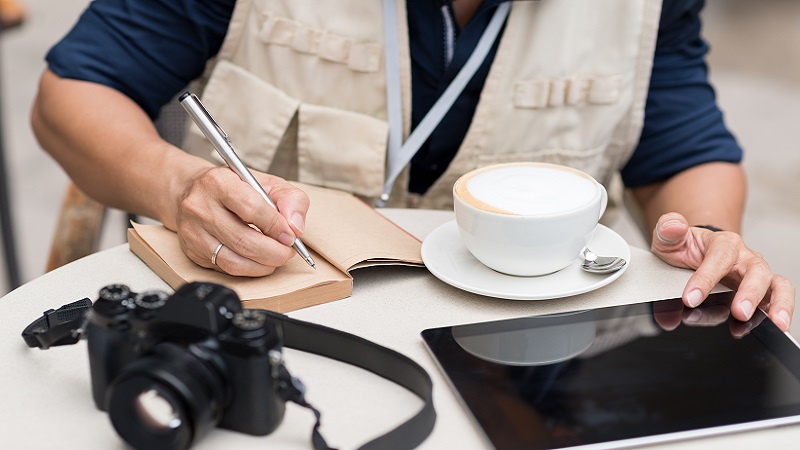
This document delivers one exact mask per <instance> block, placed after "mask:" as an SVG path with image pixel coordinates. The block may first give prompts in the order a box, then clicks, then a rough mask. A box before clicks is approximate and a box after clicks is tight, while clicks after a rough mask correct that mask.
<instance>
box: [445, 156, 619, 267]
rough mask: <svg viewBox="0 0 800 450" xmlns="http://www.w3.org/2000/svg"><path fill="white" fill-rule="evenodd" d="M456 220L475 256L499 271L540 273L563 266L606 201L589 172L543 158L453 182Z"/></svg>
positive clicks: (575, 252) (493, 168)
mask: <svg viewBox="0 0 800 450" xmlns="http://www.w3.org/2000/svg"><path fill="white" fill-rule="evenodd" d="M453 201H454V204H455V215H456V223H457V224H458V228H459V230H460V233H461V238H462V240H463V242H464V245H465V246H466V247H467V249H468V250H469V251H470V253H472V255H473V256H475V258H477V259H478V261H480V262H481V263H483V264H484V265H486V266H487V267H489V268H491V269H494V270H496V271H498V272H501V273H505V274H509V275H517V276H538V275H546V274H550V273H553V272H557V271H559V270H561V269H563V268H564V267H567V266H568V265H569V264H570V263H571V262H572V261H574V260H575V258H577V257H578V255H579V254H580V253H581V251H582V250H583V249H584V248H585V247H586V246H587V245H588V244H589V241H591V239H592V237H593V236H594V231H595V229H596V228H597V223H598V221H599V220H600V217H601V216H602V215H603V212H605V210H606V206H607V204H608V194H607V193H606V190H605V188H604V187H603V185H601V184H600V183H598V182H597V181H596V180H595V179H594V178H592V177H591V176H589V175H588V174H586V173H584V172H581V171H579V170H576V169H572V168H570V167H566V166H559V165H555V164H546V163H527V162H520V163H509V164H497V165H493V166H488V167H483V168H480V169H476V170H473V171H471V172H469V173H466V174H464V175H463V176H462V177H461V178H459V179H458V180H457V181H456V183H455V184H454V185H453Z"/></svg>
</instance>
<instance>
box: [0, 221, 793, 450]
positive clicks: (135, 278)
mask: <svg viewBox="0 0 800 450" xmlns="http://www.w3.org/2000/svg"><path fill="white" fill-rule="evenodd" d="M385 214H386V215H387V216H389V217H390V218H392V219H393V220H395V221H396V222H397V223H399V224H400V225H401V226H403V227H405V228H406V229H407V230H409V231H410V232H411V233H413V234H415V235H417V236H418V237H420V238H424V236H425V235H426V234H427V233H428V232H429V231H431V230H433V229H435V228H436V226H438V225H439V224H441V223H444V222H446V221H448V220H450V219H452V213H449V212H440V211H415V210H385ZM689 276H690V272H689V271H686V270H681V269H676V268H673V267H670V266H668V265H666V264H664V263H663V262H661V261H660V260H658V259H657V258H656V257H655V256H653V255H652V254H650V252H649V251H646V250H643V249H639V248H633V249H632V263H631V265H630V267H629V268H628V270H627V272H626V273H625V274H623V276H622V277H620V278H619V279H618V280H617V281H615V282H614V283H612V284H610V285H608V286H606V287H604V288H601V289H599V290H597V291H594V292H590V293H587V294H583V295H578V296H574V297H569V298H563V299H558V300H544V301H511V300H501V299H493V298H488V297H482V296H479V295H474V294H470V293H467V292H463V291H461V290H458V289H456V288H453V287H451V286H449V285H447V284H445V283H443V282H441V281H439V280H438V279H436V278H435V277H433V276H432V275H431V274H430V273H428V272H427V271H426V270H425V269H420V268H410V267H388V268H387V267H383V268H369V269H360V270H359V271H357V272H356V273H355V274H354V278H355V280H354V285H355V288H354V292H353V296H352V297H350V298H347V299H343V300H339V301H336V302H332V303H328V304H325V305H320V306H315V307H312V308H307V309H304V310H300V311H296V312H294V313H291V314H290V316H292V317H294V318H297V319H302V320H308V321H312V322H316V323H320V324H323V325H327V326H330V327H333V328H338V329H341V330H344V331H348V332H350V333H353V334H357V335H359V336H362V337H364V338H366V339H369V340H372V341H374V342H377V343H379V344H382V345H384V346H387V347H390V348H392V349H394V350H397V351H399V352H400V353H403V354H404V355H406V356H409V357H411V358H412V359H414V360H415V361H417V362H418V363H420V364H421V365H422V366H423V367H424V368H425V369H426V370H427V371H428V373H429V374H430V375H431V377H432V379H433V383H434V404H435V407H436V411H437V421H436V427H435V429H434V431H433V433H432V434H431V436H430V437H429V438H428V439H427V440H426V441H425V442H424V443H423V445H422V448H426V449H485V448H487V447H488V446H487V444H486V442H485V441H484V440H483V438H482V437H481V434H480V432H479V430H478V428H476V426H475V425H474V424H473V423H472V421H471V420H470V419H469V417H468V415H467V414H466V413H465V411H464V410H463V409H462V407H461V405H460V404H459V403H458V400H457V398H456V396H455V395H454V393H453V391H452V390H451V389H450V387H449V386H448V383H447V382H446V380H445V378H444V377H443V375H442V374H441V372H440V371H439V369H438V368H437V366H436V365H435V362H434V360H433V358H432V357H431V356H430V355H429V353H428V352H427V350H426V348H425V346H424V344H423V341H422V339H421V337H420V332H421V331H422V330H423V329H426V328H432V327H439V326H447V325H454V324H460V323H471V322H480V321H486V320H496V319H503V318H510V317H521V316H527V315H538V314H545V313H553V312H561V311H567V310H578V309H586V308H589V307H601V306H611V305H619V304H630V303H637V302H641V301H646V300H654V299H660V298H669V297H675V296H679V295H680V293H681V291H682V289H683V286H684V284H685V283H686V281H687V279H688V278H689ZM111 283H125V284H127V285H129V286H130V287H131V288H132V289H133V290H135V291H142V290H146V289H165V290H169V287H168V286H167V285H166V284H165V283H164V282H163V281H162V280H161V279H159V278H158V277H157V276H156V275H154V274H153V273H152V272H151V271H150V270H149V269H148V268H147V267H146V266H145V265H144V264H143V263H142V262H141V261H140V260H139V259H138V258H137V257H136V256H135V255H133V254H132V253H131V252H130V251H129V250H128V247H127V245H121V246H117V247H114V248H112V249H109V250H106V251H102V252H99V253H96V254H94V255H90V256H88V257H86V258H83V259H81V260H79V261H76V262H74V263H72V264H69V265H67V266H64V267H62V268H59V269H57V270H55V271H53V272H50V273H48V274H46V275H44V276H42V277H40V278H38V279H36V280H33V281H31V282H29V283H27V284H25V285H23V286H21V287H20V288H18V289H16V290H14V291H13V292H11V293H10V294H8V295H6V296H5V297H3V298H2V299H0V317H2V321H3V325H2V330H1V331H0V333H2V338H0V358H1V359H0V361H2V367H3V369H2V370H0V401H2V408H0V448H3V449H27V448H30V449H41V448H58V449H86V448H93V449H94V448H97V449H100V448H102V449H114V448H124V445H123V443H122V442H121V441H120V439H119V438H118V437H117V435H116V433H115V431H114V429H113V428H112V426H111V423H110V421H109V419H108V416H107V415H106V414H105V413H103V412H100V411H98V410H96V409H95V407H94V404H93V402H92V398H91V393H90V381H89V370H88V354H87V350H86V344H85V342H81V343H79V344H77V345H72V346H65V347H54V348H51V349H49V350H47V351H41V350H38V349H29V348H28V347H27V346H26V345H25V343H24V342H23V340H22V338H21V337H20V333H21V332H22V330H23V329H24V328H25V326H26V325H27V324H28V323H30V322H31V321H33V320H34V319H36V318H37V317H39V316H40V315H41V313H42V312H43V311H44V310H47V309H50V308H58V307H59V306H61V305H63V304H65V303H69V302H71V301H74V300H77V299H80V298H83V297H89V298H90V299H92V300H95V299H96V296H97V292H98V290H99V289H100V288H101V287H103V286H105V285H107V284H111ZM286 360H287V364H288V367H289V370H290V371H292V373H293V374H294V375H295V376H297V377H299V378H301V379H302V380H303V381H304V383H305V384H306V385H307V386H308V400H309V402H311V403H312V404H313V405H315V406H316V407H317V408H318V409H320V410H321V411H322V415H323V416H322V420H323V422H322V423H323V426H322V433H323V435H324V436H325V438H326V439H327V440H328V443H329V445H331V446H334V447H339V448H354V447H356V446H358V445H360V444H362V443H364V442H366V441H367V440H368V439H370V438H371V437H374V436H377V435H378V434H381V433H383V432H385V431H388V430H389V429H391V428H393V427H395V426H396V425H398V424H399V423H401V422H403V421H404V420H406V419H407V418H409V417H411V416H412V415H413V414H415V413H416V412H417V410H418V409H419V408H420V406H421V402H420V401H419V399H417V398H416V397H415V396H414V395H413V394H411V393H409V392H407V391H405V390H404V389H402V388H400V387H397V386H396V385H394V384H392V383H390V382H388V381H386V380H383V379H381V378H379V377H377V376H375V375H372V374H370V373H367V372H365V371H363V370H360V369H356V368H353V367H351V366H348V365H345V364H342V363H338V362H334V361H331V360H328V359H325V358H321V357H317V356H312V355H307V354H303V353H301V352H297V351H292V350H287V352H286ZM312 425H313V417H312V415H311V413H310V412H309V411H308V410H306V409H303V408H300V407H297V406H295V405H288V406H287V413H286V416H285V418H284V420H283V423H282V424H281V426H280V427H279V428H278V430H277V431H276V432H274V433H273V434H271V435H269V436H266V437H253V436H249V435H245V434H242V433H234V432H231V431H227V430H219V429H217V430H213V431H212V432H211V433H209V434H208V435H206V436H205V437H204V438H203V439H201V440H200V441H199V442H198V443H197V444H196V445H195V447H194V448H197V449H213V448H236V449H249V448H254V449H256V448H258V449H263V448H276V449H289V448H298V449H308V448H311V447H310V441H309V439H310V438H309V436H310V431H311V427H312ZM799 442H800V426H785V427H781V428H774V429H769V430H762V431H755V432H742V433H735V434H731V435H726V436H718V437H712V438H704V439H695V440H690V441H682V442H676V443H670V444H663V445H661V446H656V447H658V448H662V447H667V448H671V449H673V448H674V449H699V448H725V449H752V448H757V447H758V446H762V447H764V446H765V447H766V448H797V447H798V445H800V444H798V443H799Z"/></svg>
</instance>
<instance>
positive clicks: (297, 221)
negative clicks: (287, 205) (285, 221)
mask: <svg viewBox="0 0 800 450" xmlns="http://www.w3.org/2000/svg"><path fill="white" fill-rule="evenodd" d="M291 222H292V225H294V227H295V228H297V230H298V231H300V232H301V233H302V232H303V231H304V230H305V228H306V221H305V220H303V216H301V215H300V213H294V214H292V220H291Z"/></svg>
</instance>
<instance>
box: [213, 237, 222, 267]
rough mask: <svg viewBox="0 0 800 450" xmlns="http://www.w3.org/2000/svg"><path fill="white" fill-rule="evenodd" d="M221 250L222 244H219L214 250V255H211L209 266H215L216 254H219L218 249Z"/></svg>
mask: <svg viewBox="0 0 800 450" xmlns="http://www.w3.org/2000/svg"><path fill="white" fill-rule="evenodd" d="M221 248H222V242H220V243H219V245H218V246H217V248H215V249H214V253H212V254H211V264H213V265H215V266H216V265H217V253H219V249H221Z"/></svg>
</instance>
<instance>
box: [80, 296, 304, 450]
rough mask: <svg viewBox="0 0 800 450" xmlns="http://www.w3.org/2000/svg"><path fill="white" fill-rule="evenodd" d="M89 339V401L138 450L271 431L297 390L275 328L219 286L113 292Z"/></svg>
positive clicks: (102, 301)
mask: <svg viewBox="0 0 800 450" xmlns="http://www.w3.org/2000/svg"><path fill="white" fill-rule="evenodd" d="M85 332H86V335H87V339H88V346H89V364H90V370H91V379H92V395H93V397H94V402H95V404H96V405H97V407H98V408H99V409H101V410H103V411H108V413H109V416H110V418H111V422H112V424H113V425H114V428H115V429H116V430H117V432H118V433H119V434H120V436H121V437H122V438H123V439H125V441H126V442H127V443H128V444H129V445H131V446H133V447H134V448H148V449H151V448H152V449H156V448H164V449H179V448H187V447H189V446H190V445H191V444H192V442H193V441H195V440H196V439H198V438H199V437H200V436H202V435H203V434H205V433H206V432H208V431H209V430H210V429H212V428H214V427H215V426H219V427H222V428H227V429H230V430H234V431H239V432H243V433H248V434H253V435H265V434H269V433H270V432H272V431H273V430H274V429H275V428H276V427H277V426H278V425H279V424H280V422H281V420H282V419H283V415H284V410H285V403H286V400H287V399H289V397H290V396H291V395H292V394H293V393H296V390H297V385H296V383H297V380H296V379H293V378H292V377H291V376H289V374H288V372H287V371H286V369H285V367H284V366H283V362H282V353H281V348H282V336H281V329H280V328H279V326H278V325H276V324H275V323H273V322H272V321H271V320H270V319H269V317H268V316H267V315H266V314H265V313H264V312H261V311H257V310H248V309H242V307H241V304H240V301H239V298H238V296H237V295H236V294H235V293H234V292H233V291H232V290H230V289H228V288H226V287H224V286H220V285H216V284H210V283H190V284H187V285H184V286H183V287H181V288H180V289H179V290H178V291H177V292H175V293H174V294H173V295H172V296H168V295H167V294H166V293H164V292H161V291H147V292H140V293H135V292H132V291H131V290H130V289H129V288H128V287H127V286H125V285H121V284H115V285H109V286H106V287H104V288H103V289H101V290H100V294H99V297H98V299H97V301H96V302H95V303H94V305H93V306H92V308H91V310H90V312H89V314H88V323H87V324H86V326H85Z"/></svg>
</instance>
